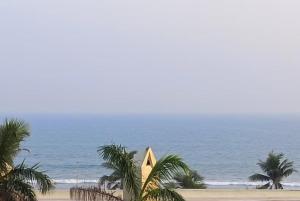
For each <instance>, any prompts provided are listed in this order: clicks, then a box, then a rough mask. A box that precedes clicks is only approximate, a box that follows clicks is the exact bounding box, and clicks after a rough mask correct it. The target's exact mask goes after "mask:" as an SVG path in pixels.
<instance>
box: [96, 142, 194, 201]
mask: <svg viewBox="0 0 300 201" xmlns="http://www.w3.org/2000/svg"><path fill="white" fill-rule="evenodd" d="M98 152H99V154H100V155H101V156H102V157H103V159H104V160H105V161H108V162H109V163H112V164H114V165H115V166H117V167H119V169H120V172H121V177H122V180H123V182H124V188H125V189H126V190H127V191H128V192H130V194H131V195H132V200H135V201H147V200H166V201H184V198H183V197H182V196H181V195H180V194H178V193H177V192H176V191H175V190H174V189H171V188H168V186H167V185H166V183H168V182H169V181H171V180H172V179H173V177H174V175H175V174H178V173H180V172H188V171H189V168H188V166H187V165H186V164H185V163H184V162H183V161H182V159H181V158H180V157H178V156H176V155H167V156H165V157H163V158H161V159H160V160H158V161H157V162H156V164H155V165H154V167H153V168H152V170H151V172H150V174H149V176H148V177H147V178H146V180H145V182H144V183H143V184H142V183H141V181H140V178H139V176H138V175H139V174H138V168H137V166H136V162H135V161H134V159H133V158H130V157H129V155H128V154H127V153H128V152H127V150H126V148H125V147H123V146H121V145H115V144H112V145H105V146H101V147H100V148H99V150H98Z"/></svg>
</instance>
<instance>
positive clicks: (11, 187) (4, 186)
mask: <svg viewBox="0 0 300 201" xmlns="http://www.w3.org/2000/svg"><path fill="white" fill-rule="evenodd" d="M3 190H4V192H5V194H6V195H5V196H6V197H7V198H9V200H13V201H17V200H24V201H36V194H35V192H34V189H33V187H32V186H31V185H30V184H29V183H27V182H26V181H25V180H23V179H21V178H11V179H10V180H4V181H2V182H1V185H0V191H3Z"/></svg>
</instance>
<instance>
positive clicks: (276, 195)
mask: <svg viewBox="0 0 300 201" xmlns="http://www.w3.org/2000/svg"><path fill="white" fill-rule="evenodd" d="M179 192H180V193H181V194H182V195H183V196H184V197H185V199H186V200H187V201H299V200H300V191H289V190H278V191H275V190H273V191H272V190H236V189H234V190H230V189H206V190H179ZM117 193H118V192H117ZM38 200H39V201H65V200H70V197H69V191H68V190H55V191H53V192H51V193H49V194H47V195H44V196H43V195H40V194H38Z"/></svg>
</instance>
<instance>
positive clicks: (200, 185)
mask: <svg viewBox="0 0 300 201" xmlns="http://www.w3.org/2000/svg"><path fill="white" fill-rule="evenodd" d="M174 180H175V181H176V182H175V183H173V182H172V183H170V185H173V186H175V187H177V188H183V189H205V188H206V185H205V184H204V182H203V180H204V177H202V176H201V175H200V174H198V172H197V171H195V170H191V171H190V172H189V173H188V174H182V173H180V174H176V175H175V177H174Z"/></svg>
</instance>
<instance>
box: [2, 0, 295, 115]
mask: <svg viewBox="0 0 300 201" xmlns="http://www.w3.org/2000/svg"><path fill="white" fill-rule="evenodd" d="M299 11H300V1H299V0H294V1H289V0H248V1H246V0H219V1H216V0H206V1H201V0H194V1H190V0H180V1H179V0H151V1H144V0H131V1H127V0H122V1H114V0H105V1H102V0H95V1H86V0H82V1H76V0H36V1H33V0H26V1H24V0H20V1H13V0H6V1H5V0H4V1H1V2H0V75H1V77H0V86H1V91H0V112H31V113H32V112H53V113H58V112H64V113H76V112H78V113H90V112H93V113H285V112H287V113H291V112H292V113H295V112H300V12H299Z"/></svg>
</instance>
